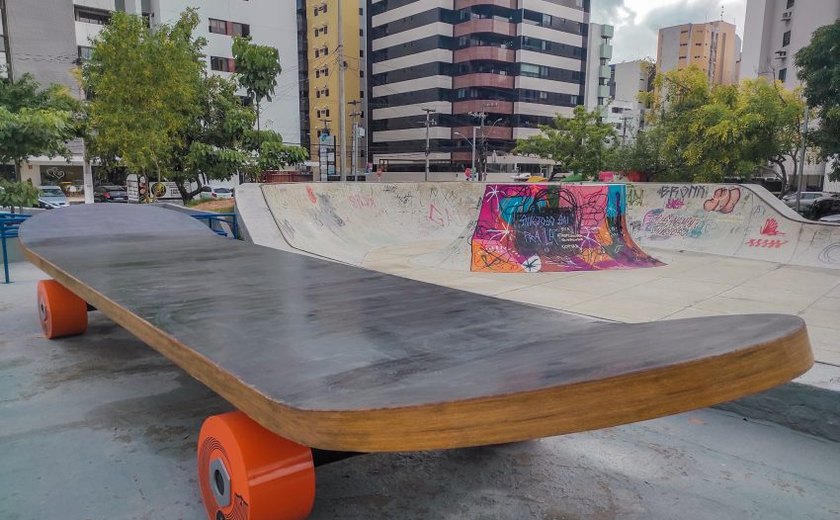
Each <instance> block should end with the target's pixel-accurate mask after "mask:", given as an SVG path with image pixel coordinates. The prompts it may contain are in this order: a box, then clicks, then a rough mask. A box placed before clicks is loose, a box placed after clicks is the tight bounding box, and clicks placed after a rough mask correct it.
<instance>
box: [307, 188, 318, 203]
mask: <svg viewBox="0 0 840 520" xmlns="http://www.w3.org/2000/svg"><path fill="white" fill-rule="evenodd" d="M306 196H307V197H309V202H311V203H312V204H315V203H317V202H318V198H317V197H316V196H315V192H314V191H312V186H307V187H306Z"/></svg>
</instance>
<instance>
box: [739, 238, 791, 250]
mask: <svg viewBox="0 0 840 520" xmlns="http://www.w3.org/2000/svg"><path fill="white" fill-rule="evenodd" d="M785 244H787V240H778V239H777V240H770V239H768V238H748V239H747V245H748V246H749V247H763V248H767V249H778V248H780V247H782V246H783V245H785Z"/></svg>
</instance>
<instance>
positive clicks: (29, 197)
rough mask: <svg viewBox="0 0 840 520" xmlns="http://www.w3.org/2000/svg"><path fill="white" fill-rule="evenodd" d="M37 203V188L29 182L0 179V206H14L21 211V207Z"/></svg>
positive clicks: (13, 210) (12, 207) (13, 208)
mask: <svg viewBox="0 0 840 520" xmlns="http://www.w3.org/2000/svg"><path fill="white" fill-rule="evenodd" d="M37 203H38V189H37V188H36V187H35V186H33V185H32V183H31V182H9V181H6V180H3V179H0V208H4V207H5V208H11V209H12V213H14V212H15V207H17V208H19V209H20V212H21V213H23V208H25V207H26V208H28V207H32V206H35V205H36V204H37Z"/></svg>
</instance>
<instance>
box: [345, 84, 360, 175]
mask: <svg viewBox="0 0 840 520" xmlns="http://www.w3.org/2000/svg"><path fill="white" fill-rule="evenodd" d="M361 103H362V102H361V101H360V100H358V99H354V100H353V101H351V102H350V103H348V104H349V105H352V106H353V112H351V113H350V117H351V118H353V151H352V155H351V156H350V172H351V173H352V174H353V180H354V181H356V182H358V181H359V172H358V169H359V157H358V156H359V123H358V121H357V119H356V118H357V117H359V116H360V115H362V113H361V112H359V111H358V110H356V107H357V106H358V105H359V104H361Z"/></svg>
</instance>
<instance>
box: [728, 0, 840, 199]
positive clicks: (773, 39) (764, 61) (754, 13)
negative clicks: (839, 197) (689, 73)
mask: <svg viewBox="0 0 840 520" xmlns="http://www.w3.org/2000/svg"><path fill="white" fill-rule="evenodd" d="M838 18H840V1H837V0H826V1H819V2H814V1H812V0H747V14H746V18H745V20H744V52H743V54H742V57H741V78H755V77H758V76H761V77H765V78H767V79H770V80H778V81H781V82H782V83H783V84H784V86H785V87H786V88H789V89H793V88H796V87H798V86H800V85H801V82H800V81H799V78H797V77H796V66H795V63H794V61H795V56H796V53H797V52H799V49H801V48H802V47H805V46H807V45H808V44H809V43H810V42H811V35H812V34H813V33H814V31H815V30H816V29H817V28H819V27H822V26H823V25H830V24H832V23H834V21H835V20H837V19H838ZM792 167H793V164H792V163H791V164H790V167H789V168H788V171H791V169H792ZM828 171H830V169H829V170H828ZM804 174H805V177H804V180H805V185H807V186H811V187H813V188H821V189H824V190H831V191H840V183H830V182H829V180H828V178H827V175H826V165H825V163H816V164H807V163H806V164H805V171H804Z"/></svg>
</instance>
